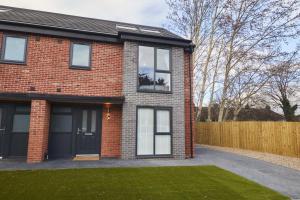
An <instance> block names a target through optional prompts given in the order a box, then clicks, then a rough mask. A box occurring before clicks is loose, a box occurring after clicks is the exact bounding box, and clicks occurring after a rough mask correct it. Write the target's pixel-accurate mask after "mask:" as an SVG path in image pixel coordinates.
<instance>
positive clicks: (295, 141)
mask: <svg viewBox="0 0 300 200" xmlns="http://www.w3.org/2000/svg"><path fill="white" fill-rule="evenodd" d="M196 129H197V136H196V141H197V143H199V144H207V145H214V146H222V147H233V148H240V149H249V150H254V151H260V152H268V153H273V154H279V155H285V156H293V157H299V158H300V123H299V122H200V123H198V124H197V126H196Z"/></svg>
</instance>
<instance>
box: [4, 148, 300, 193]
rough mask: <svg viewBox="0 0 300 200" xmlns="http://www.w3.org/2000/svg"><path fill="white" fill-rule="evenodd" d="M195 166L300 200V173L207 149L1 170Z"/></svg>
mask: <svg viewBox="0 0 300 200" xmlns="http://www.w3.org/2000/svg"><path fill="white" fill-rule="evenodd" d="M195 165H216V166H218V167H221V168H223V169H226V170H229V171H231V172H233V173H236V174H239V175H241V176H243V177H246V178H248V179H250V180H253V181H255V182H257V183H260V184H262V185H265V186H267V187H269V188H272V189H274V190H277V191H279V192H281V193H283V194H285V195H288V196H290V197H291V198H292V199H300V171H297V170H293V169H289V168H286V167H282V166H278V165H274V164H271V163H267V162H265V161H261V160H256V159H253V158H249V157H245V156H240V155H236V154H232V153H228V152H221V151H216V150H211V149H208V148H203V147H200V148H199V147H197V149H196V156H195V158H194V159H189V160H152V159H150V160H114V159H103V160H100V161H70V160H55V161H47V162H43V163H38V164H26V163H24V162H18V161H0V170H16V169H17V170H24V169H29V170H32V169H66V168H97V167H143V166H195Z"/></svg>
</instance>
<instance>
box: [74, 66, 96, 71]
mask: <svg viewBox="0 0 300 200" xmlns="http://www.w3.org/2000/svg"><path fill="white" fill-rule="evenodd" d="M69 69H75V70H87V71H91V70H92V67H82V66H70V67H69Z"/></svg>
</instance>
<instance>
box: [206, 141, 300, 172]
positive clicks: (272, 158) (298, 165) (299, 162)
mask: <svg viewBox="0 0 300 200" xmlns="http://www.w3.org/2000/svg"><path fill="white" fill-rule="evenodd" d="M200 146H203V147H206V148H209V149H213V150H219V151H225V152H229V153H235V154H239V155H242V156H247V157H250V158H255V159H259V160H263V161H266V162H270V163H273V164H276V165H281V166H284V167H288V168H291V169H296V170H299V171H300V158H294V157H288V156H280V155H275V154H270V153H262V152H257V151H251V150H244V149H235V148H229V147H219V146H210V145H203V144H201V145H200Z"/></svg>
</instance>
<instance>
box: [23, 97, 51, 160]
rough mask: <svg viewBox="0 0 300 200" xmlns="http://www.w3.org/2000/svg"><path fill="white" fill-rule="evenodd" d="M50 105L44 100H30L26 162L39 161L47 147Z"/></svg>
mask: <svg viewBox="0 0 300 200" xmlns="http://www.w3.org/2000/svg"><path fill="white" fill-rule="evenodd" d="M49 118H50V105H49V104H48V102H47V101H45V100H33V101H32V102H31V113H30V128H29V138H28V154H27V162H29V163H34V162H40V161H42V160H43V159H44V156H45V153H46V152H47V149H48V135H49Z"/></svg>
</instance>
